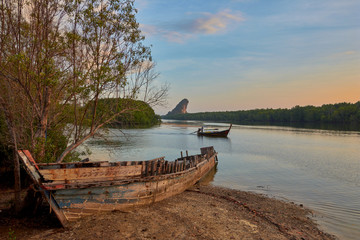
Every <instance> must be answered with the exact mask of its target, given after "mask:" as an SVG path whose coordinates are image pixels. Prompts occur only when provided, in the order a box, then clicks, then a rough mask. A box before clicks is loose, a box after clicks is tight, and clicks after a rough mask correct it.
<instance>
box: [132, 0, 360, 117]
mask: <svg viewBox="0 0 360 240" xmlns="http://www.w3.org/2000/svg"><path fill="white" fill-rule="evenodd" d="M135 7H136V8H137V9H138V14H137V20H138V22H139V23H140V28H141V30H142V31H143V34H144V35H145V37H146V40H145V44H147V45H151V46H152V56H153V60H154V61H155V62H156V64H157V66H156V70H157V71H158V72H159V73H160V75H159V77H158V79H157V81H159V82H168V83H169V84H170V91H169V97H168V105H167V106H166V107H165V108H160V107H156V108H155V111H156V113H158V114H165V113H167V112H168V111H170V110H172V109H173V108H174V107H175V106H176V104H177V103H178V102H180V101H181V100H182V99H183V98H187V99H188V100H189V105H188V112H205V111H236V110H248V109H257V108H291V107H294V106H296V105H300V106H306V105H314V106H321V105H322V104H330V103H339V102H351V103H354V102H357V101H360V14H359V13H360V1H359V0H296V1H294V0H136V1H135Z"/></svg>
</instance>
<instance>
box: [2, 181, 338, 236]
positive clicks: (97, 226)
mask: <svg viewBox="0 0 360 240" xmlns="http://www.w3.org/2000/svg"><path fill="white" fill-rule="evenodd" d="M309 214H311V211H310V210H307V209H305V208H303V207H301V206H298V205H295V204H293V203H286V202H283V201H279V200H275V199H272V198H268V197H266V196H263V195H259V194H253V193H249V192H242V191H237V190H231V189H225V188H220V187H214V186H199V185H197V186H195V187H193V188H192V189H190V190H189V191H186V192H184V193H182V194H180V195H177V196H174V197H172V198H169V199H166V200H164V201H162V202H159V203H155V204H152V205H150V206H145V207H140V208H136V209H133V210H131V211H127V212H119V211H116V212H109V213H105V214H97V215H93V216H90V217H87V218H84V219H82V220H80V221H78V222H75V223H74V224H73V226H72V227H70V228H68V229H62V228H61V227H60V226H59V224H58V223H57V220H56V219H55V218H54V217H51V216H50V215H49V214H48V212H47V210H46V209H43V211H42V212H40V213H39V214H37V215H36V216H34V217H32V218H25V217H24V218H20V219H16V218H13V217H11V215H9V213H8V212H7V211H4V210H2V212H1V213H0V239H11V238H9V234H10V235H11V236H16V239H48V240H50V239H59V240H60V239H61V240H63V239H64V240H67V239H69V240H70V239H86V240H89V239H335V237H334V236H331V235H329V234H326V233H324V232H322V231H321V230H319V228H318V227H317V225H316V223H314V222H313V221H312V220H311V219H310V218H309Z"/></svg>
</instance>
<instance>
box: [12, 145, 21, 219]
mask: <svg viewBox="0 0 360 240" xmlns="http://www.w3.org/2000/svg"><path fill="white" fill-rule="evenodd" d="M16 145H17V144H16V143H15V147H14V177H15V179H14V180H15V181H14V190H15V212H16V213H19V212H20V210H21V207H22V206H21V196H20V194H21V179H20V162H19V156H18V154H17V150H18V149H17V146H16Z"/></svg>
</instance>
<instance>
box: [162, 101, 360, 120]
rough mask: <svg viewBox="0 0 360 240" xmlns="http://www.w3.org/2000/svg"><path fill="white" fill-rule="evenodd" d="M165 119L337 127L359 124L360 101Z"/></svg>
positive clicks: (196, 114)
mask: <svg viewBox="0 0 360 240" xmlns="http://www.w3.org/2000/svg"><path fill="white" fill-rule="evenodd" d="M163 118H164V119H177V120H200V121H223V122H236V123H245V124H256V123H269V124H277V123H334V124H350V123H351V124H360V101H359V102H357V103H354V104H352V103H337V104H325V105H322V106H321V107H315V106H304V107H300V106H295V107H293V108H291V109H254V110H240V111H226V112H200V113H187V114H178V115H173V116H170V117H167V116H164V117H163Z"/></svg>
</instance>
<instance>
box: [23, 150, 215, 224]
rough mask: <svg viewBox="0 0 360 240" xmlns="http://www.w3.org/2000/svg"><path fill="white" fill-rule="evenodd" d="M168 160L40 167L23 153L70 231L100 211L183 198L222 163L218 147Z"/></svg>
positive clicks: (28, 168)
mask: <svg viewBox="0 0 360 240" xmlns="http://www.w3.org/2000/svg"><path fill="white" fill-rule="evenodd" d="M200 151H201V153H200V154H197V155H192V156H189V155H188V152H187V151H186V156H184V157H183V156H182V155H183V154H181V158H178V159H176V160H175V161H171V162H170V161H165V159H164V157H160V158H156V159H153V160H148V161H122V162H108V161H102V162H71V163H47V164H45V163H38V164H37V163H36V162H35V161H34V159H33V157H32V156H31V154H30V152H29V151H28V150H19V151H18V154H19V156H20V159H21V161H22V163H23V165H24V167H25V170H26V171H27V173H28V174H29V175H30V177H31V179H32V181H33V182H34V186H33V187H35V188H36V190H37V191H39V192H41V195H42V197H43V198H44V199H46V200H47V202H48V203H49V205H50V209H51V210H53V211H54V212H55V214H56V216H57V218H58V219H59V221H60V222H61V224H62V225H63V226H64V227H66V226H67V225H68V223H69V222H70V221H74V220H77V219H79V218H80V217H82V216H85V215H91V214H93V213H94V212H99V211H113V210H124V209H127V208H130V207H134V206H139V205H145V204H151V203H154V202H157V201H161V200H163V199H165V198H168V197H170V196H173V195H176V194H179V193H181V192H183V191H185V190H186V189H187V188H189V187H191V186H192V185H194V184H195V183H196V182H198V181H199V180H200V179H201V178H203V177H204V176H205V175H206V174H207V173H208V172H210V171H211V170H212V169H213V168H214V167H215V165H216V164H217V160H218V159H217V152H216V151H215V150H214V148H213V147H205V148H201V149H200Z"/></svg>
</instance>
